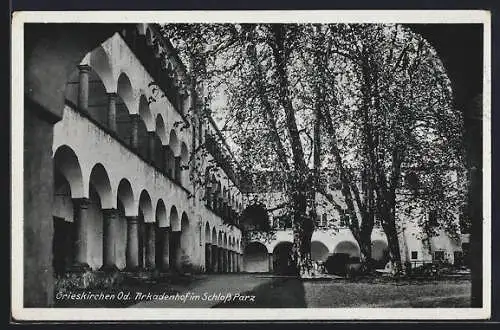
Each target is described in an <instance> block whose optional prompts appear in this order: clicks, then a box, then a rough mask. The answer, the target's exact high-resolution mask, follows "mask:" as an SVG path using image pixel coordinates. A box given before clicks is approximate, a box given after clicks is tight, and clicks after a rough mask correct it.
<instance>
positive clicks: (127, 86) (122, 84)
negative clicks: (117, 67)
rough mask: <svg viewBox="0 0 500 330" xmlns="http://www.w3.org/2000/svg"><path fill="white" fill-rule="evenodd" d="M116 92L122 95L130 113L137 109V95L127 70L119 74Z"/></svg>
mask: <svg viewBox="0 0 500 330" xmlns="http://www.w3.org/2000/svg"><path fill="white" fill-rule="evenodd" d="M116 93H117V94H118V95H119V96H120V98H121V99H122V100H123V102H124V103H125V105H126V107H127V109H128V111H129V113H131V114H134V113H136V112H135V111H134V109H135V106H134V105H135V104H136V103H135V97H134V89H133V88H132V83H131V82H130V78H129V77H128V75H127V74H126V73H125V72H121V73H120V75H119V76H118V82H117V87H116Z"/></svg>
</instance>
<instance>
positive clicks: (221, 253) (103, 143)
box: [24, 24, 461, 307]
mask: <svg viewBox="0 0 500 330" xmlns="http://www.w3.org/2000/svg"><path fill="white" fill-rule="evenodd" d="M25 44H26V50H25V52H26V55H27V56H26V62H25V86H24V88H25V96H26V97H25V123H24V125H25V140H24V143H25V150H24V155H25V158H24V191H25V198H24V200H25V205H24V273H25V279H24V301H25V305H26V307H43V306H50V305H51V304H52V302H53V289H54V279H55V278H56V277H58V276H63V275H64V274H65V273H67V272H68V271H92V272H95V271H101V270H102V271H107V270H117V271H122V272H136V271H150V270H159V271H163V272H209V273H232V272H278V273H280V272H283V271H285V270H286V263H287V261H286V260H287V254H288V251H289V249H290V247H291V243H292V235H291V230H290V228H289V227H287V226H286V224H285V225H283V224H282V223H281V222H280V216H281V214H280V210H279V208H278V209H276V210H275V211H273V212H270V214H269V220H270V225H271V226H272V227H274V228H275V229H276V236H275V238H274V239H273V240H271V241H267V242H264V241H261V240H252V239H249V240H247V241H245V240H244V234H243V233H242V230H241V228H243V227H244V226H242V224H241V223H239V219H240V215H241V214H242V213H243V212H244V210H245V208H246V207H247V206H249V205H250V204H251V201H252V200H253V199H254V198H255V195H256V194H257V195H259V198H260V199H261V200H262V199H264V200H266V207H267V208H269V209H275V208H276V206H277V205H278V204H279V203H280V196H279V192H266V191H259V192H255V191H252V190H248V189H244V188H243V187H242V183H241V182H240V179H239V176H238V169H237V168H235V167H234V162H232V154H231V150H229V148H228V147H227V145H226V144H225V143H224V139H223V137H222V134H221V133H220V132H219V130H218V128H217V125H216V124H215V123H214V121H213V120H212V118H211V117H210V116H207V114H206V112H203V111H202V107H203V105H202V102H201V100H200V99H201V98H200V97H199V95H198V93H197V91H196V90H194V89H192V88H191V87H190V85H189V81H188V78H187V74H186V72H187V69H186V67H185V64H184V63H182V61H181V60H180V59H179V57H178V56H177V55H176V51H175V50H174V49H173V47H172V45H171V44H170V42H169V41H168V40H165V39H164V38H163V37H162V36H161V33H160V30H159V27H158V26H157V25H155V24H120V25H118V24H117V25H113V24H107V25H105V26H104V25H102V24H89V25H84V24H81V25H76V24H75V25H73V24H67V25H64V26H61V25H47V26H40V25H32V26H31V27H27V28H26V40H25ZM200 150H204V151H206V152H200ZM214 165H215V167H216V168H218V170H215V169H214V168H215V167H214ZM268 194H278V196H277V197H276V196H274V197H269V196H268ZM268 197H269V198H268ZM321 199H322V196H321V195H318V196H317V200H318V205H324V204H325V203H323V202H321ZM318 209H319V212H318V214H320V217H319V219H318V221H317V224H316V225H317V230H316V231H315V232H314V234H313V238H312V251H311V252H312V257H313V259H314V260H317V261H324V260H326V258H328V257H329V256H332V255H334V254H337V253H344V254H348V255H349V256H351V257H359V246H358V245H357V243H356V241H355V240H354V238H353V237H352V234H351V233H350V231H349V229H348V228H347V226H346V222H345V218H344V217H343V216H342V215H341V214H338V213H336V211H334V210H332V209H329V208H328V207H325V206H321V207H320V206H318ZM332 223H333V224H335V227H337V229H335V230H334V229H332V228H331V227H332V226H331V225H330V224H332ZM416 230H418V229H416V228H409V229H408V231H407V232H406V233H402V234H401V242H402V244H401V246H402V249H405V250H404V253H403V254H402V255H403V256H404V258H405V260H415V261H426V260H427V261H428V260H431V261H432V259H433V258H435V257H439V258H441V252H439V251H443V253H444V255H445V256H447V259H448V260H449V261H452V262H453V261H454V256H455V253H456V252H460V251H461V246H460V242H452V241H451V240H450V239H448V238H445V239H436V240H435V241H436V243H434V245H433V247H432V248H431V249H430V250H429V249H427V248H426V247H423V246H422V245H421V242H420V241H419V240H417V239H414V238H413V236H412V235H411V233H412V232H414V231H416ZM408 232H409V233H408ZM372 246H373V257H374V259H376V260H382V259H383V257H384V251H385V250H386V249H387V239H386V237H385V234H384V233H383V231H382V230H381V229H380V228H379V227H377V228H376V229H375V230H374V232H373V235H372ZM426 251H427V252H426ZM436 251H438V252H439V253H438V255H437V256H436V253H435V252H436ZM426 253H427V254H426Z"/></svg>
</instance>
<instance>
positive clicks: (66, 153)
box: [54, 145, 86, 198]
mask: <svg viewBox="0 0 500 330" xmlns="http://www.w3.org/2000/svg"><path fill="white" fill-rule="evenodd" d="M54 167H55V169H57V170H58V171H59V172H60V173H61V174H62V175H63V176H64V178H65V179H66V181H68V183H69V187H70V189H71V197H72V198H81V197H84V196H86V194H85V192H84V188H83V176H82V169H81V167H80V162H79V160H78V157H77V156H76V154H75V152H74V151H73V149H71V148H70V147H68V146H67V145H62V146H60V147H59V148H57V150H56V152H55V153H54Z"/></svg>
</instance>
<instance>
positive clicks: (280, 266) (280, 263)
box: [273, 242, 296, 275]
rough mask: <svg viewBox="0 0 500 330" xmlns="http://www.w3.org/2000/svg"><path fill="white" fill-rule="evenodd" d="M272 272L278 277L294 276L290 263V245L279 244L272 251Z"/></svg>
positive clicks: (291, 263) (288, 243) (285, 243)
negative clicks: (278, 275)
mask: <svg viewBox="0 0 500 330" xmlns="http://www.w3.org/2000/svg"><path fill="white" fill-rule="evenodd" d="M273 270H274V273H276V274H280V275H292V274H296V269H295V266H294V264H293V262H292V243H290V242H280V243H278V245H276V247H275V248H274V250H273Z"/></svg>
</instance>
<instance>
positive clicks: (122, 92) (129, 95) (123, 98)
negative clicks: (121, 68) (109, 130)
mask: <svg viewBox="0 0 500 330" xmlns="http://www.w3.org/2000/svg"><path fill="white" fill-rule="evenodd" d="M131 106H133V92H132V85H131V83H130V80H129V78H128V77H127V75H126V74H125V73H121V74H120V76H119V77H118V87H117V96H116V132H117V134H118V136H119V137H120V139H121V140H122V141H123V142H124V143H125V144H127V145H132V117H131V115H130V110H129V109H131Z"/></svg>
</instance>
